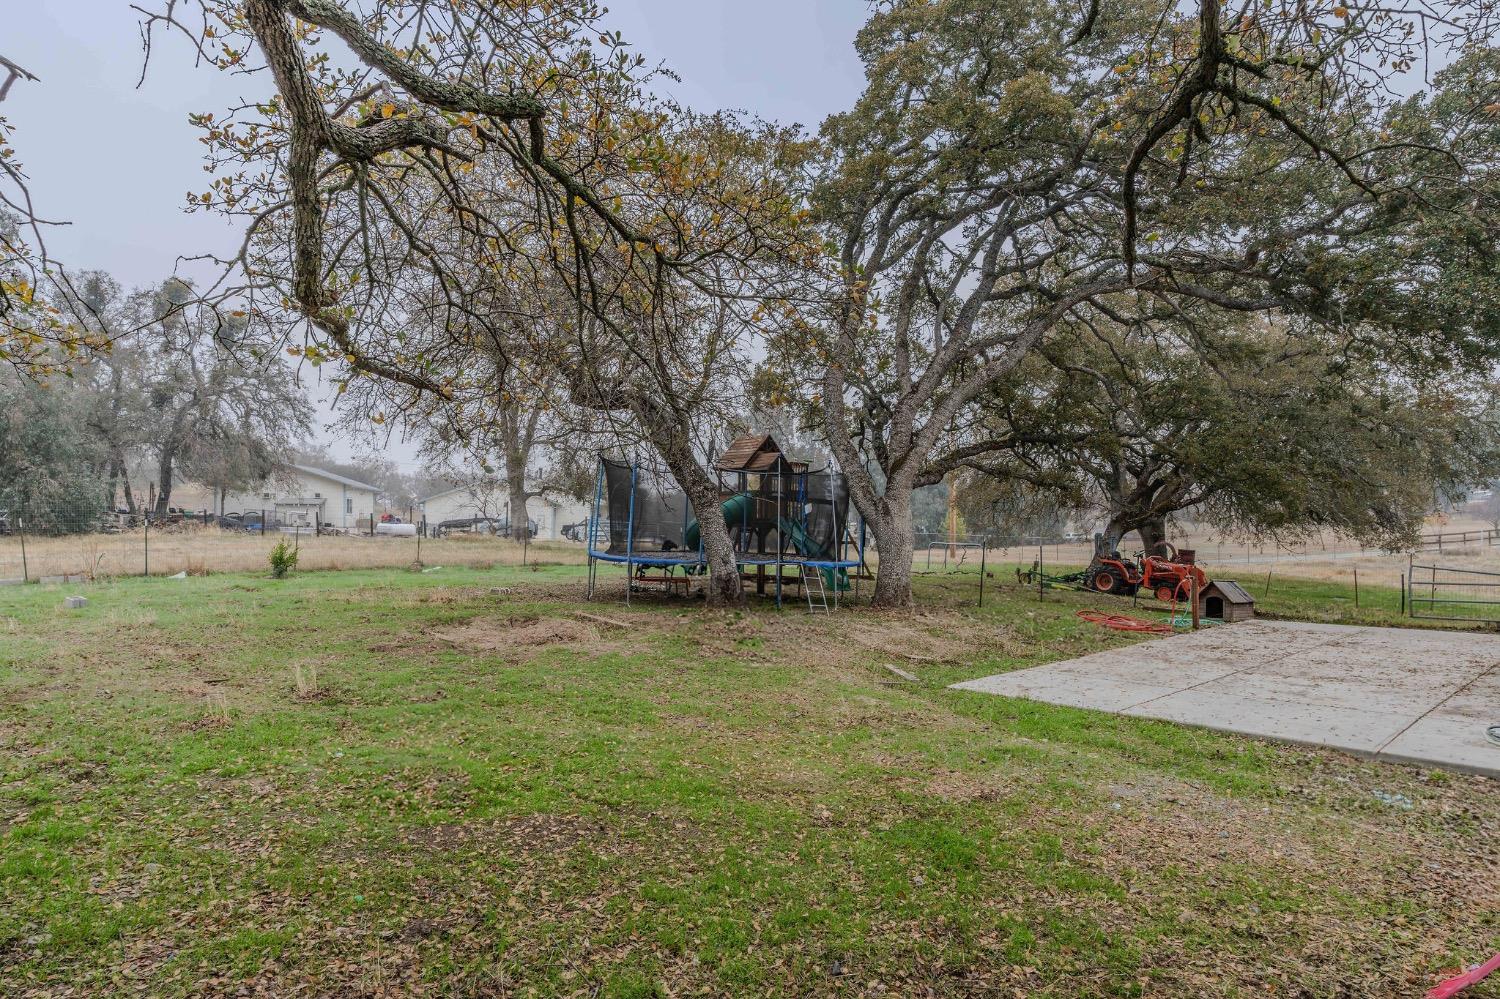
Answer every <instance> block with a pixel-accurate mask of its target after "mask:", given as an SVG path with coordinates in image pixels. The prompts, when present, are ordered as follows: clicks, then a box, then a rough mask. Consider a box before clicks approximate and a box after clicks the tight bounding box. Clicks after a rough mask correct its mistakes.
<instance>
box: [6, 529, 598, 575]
mask: <svg viewBox="0 0 1500 999" xmlns="http://www.w3.org/2000/svg"><path fill="white" fill-rule="evenodd" d="M282 539H285V540H286V541H287V543H289V544H295V545H296V546H297V550H298V560H297V566H298V568H299V569H379V568H399V567H403V566H408V565H411V564H412V563H413V562H417V561H420V562H422V563H423V564H424V565H428V566H433V565H450V566H458V565H462V566H473V567H480V568H482V567H487V566H492V565H519V564H520V563H521V562H522V561H526V562H530V563H537V562H544V563H562V564H573V563H582V562H583V561H585V553H584V547H583V545H581V544H576V543H574V542H568V541H543V542H536V543H533V544H531V545H527V546H525V548H524V550H523V546H521V545H520V544H517V543H515V542H513V541H509V540H503V539H496V538H493V537H484V536H474V537H457V538H443V539H441V540H434V539H431V538H421V539H417V538H392V537H374V538H371V537H366V536H361V535H344V534H336V535H321V536H316V537H314V536H309V535H307V534H302V535H292V534H279V533H275V532H272V533H268V534H265V535H259V534H246V533H241V532H235V531H223V530H219V529H218V528H213V527H197V526H189V527H181V528H173V529H167V530H152V531H151V536H150V538H149V551H148V539H147V537H146V534H145V532H144V531H130V532H127V533H123V534H83V535H70V536H66V537H59V538H38V537H28V538H26V540H25V545H26V551H25V559H24V562H25V565H24V568H25V572H26V574H27V575H28V576H29V577H30V578H31V579H36V578H38V577H39V576H60V575H67V574H81V575H85V576H90V577H98V578H118V577H122V576H141V575H146V574H147V570H148V569H149V574H150V575H152V576H171V575H175V574H176V573H179V572H186V573H187V574H188V575H190V576H199V575H205V574H207V573H218V572H255V571H257V570H261V569H265V568H266V556H267V554H268V553H269V552H270V550H271V549H272V548H273V547H274V546H275V545H276V543H277V542H278V541H280V540H282ZM418 540H420V541H421V544H420V546H419V545H418ZM148 561H149V564H148ZM22 562H23V560H22V552H21V539H20V538H19V537H17V536H14V535H12V536H9V537H4V538H0V579H18V578H20V576H21V574H22V569H23V565H22Z"/></svg>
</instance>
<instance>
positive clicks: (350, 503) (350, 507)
mask: <svg viewBox="0 0 1500 999" xmlns="http://www.w3.org/2000/svg"><path fill="white" fill-rule="evenodd" d="M344 512H345V513H353V512H354V500H353V499H351V498H350V497H348V496H345V497H344Z"/></svg>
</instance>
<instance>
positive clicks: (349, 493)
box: [214, 469, 375, 530]
mask: <svg viewBox="0 0 1500 999" xmlns="http://www.w3.org/2000/svg"><path fill="white" fill-rule="evenodd" d="M252 510H255V511H259V510H264V511H266V513H267V515H268V516H273V517H277V518H278V519H280V520H282V521H283V522H285V523H287V524H296V523H299V522H300V523H301V524H302V525H303V526H305V527H312V526H313V520H314V518H315V517H316V519H317V520H318V522H319V523H323V524H332V525H333V526H334V527H337V528H340V529H347V530H352V529H354V528H355V527H356V526H357V524H358V521H359V518H361V517H364V518H366V520H367V521H368V519H369V518H370V517H372V516H374V514H375V493H374V491H373V490H369V489H360V488H357V487H355V486H351V485H347V484H345V483H343V482H340V481H338V480H337V479H331V478H325V477H324V476H321V475H317V474H315V473H312V472H304V471H302V470H300V469H294V470H293V471H291V472H290V473H289V474H288V475H287V476H277V477H275V478H272V479H269V480H267V481H266V482H264V483H263V484H262V485H261V487H260V488H259V489H255V490H250V491H246V492H240V493H230V494H229V495H228V496H226V497H225V498H224V502H223V504H222V505H220V504H219V503H218V500H217V497H216V498H215V509H214V512H215V513H221V514H222V513H248V512H250V511H252ZM273 511H275V512H273Z"/></svg>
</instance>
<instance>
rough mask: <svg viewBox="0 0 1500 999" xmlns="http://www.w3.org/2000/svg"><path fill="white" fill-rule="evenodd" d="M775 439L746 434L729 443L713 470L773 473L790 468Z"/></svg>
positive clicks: (767, 435)
mask: <svg viewBox="0 0 1500 999" xmlns="http://www.w3.org/2000/svg"><path fill="white" fill-rule="evenodd" d="M790 464H791V463H790V462H788V461H787V460H786V456H785V455H783V454H782V453H781V447H780V445H778V444H777V443H776V438H774V437H772V436H771V435H770V434H747V435H745V436H744V437H737V438H735V439H734V440H732V441H730V442H729V446H728V447H727V448H725V449H724V453H723V454H721V455H719V460H718V461H715V462H714V468H716V469H718V470H719V471H721V472H751V473H763V472H775V471H777V470H778V469H781V468H783V467H790Z"/></svg>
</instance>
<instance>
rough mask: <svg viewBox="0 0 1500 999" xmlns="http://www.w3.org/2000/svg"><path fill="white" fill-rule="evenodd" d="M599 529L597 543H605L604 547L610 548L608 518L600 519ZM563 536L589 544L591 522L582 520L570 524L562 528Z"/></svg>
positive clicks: (595, 537) (596, 537) (595, 538)
mask: <svg viewBox="0 0 1500 999" xmlns="http://www.w3.org/2000/svg"><path fill="white" fill-rule="evenodd" d="M598 531H599V532H598V534H596V535H595V536H594V542H595V544H599V545H603V546H604V547H606V548H608V547H609V521H607V520H601V521H599V529H598ZM562 536H563V537H564V538H567V539H568V540H569V541H577V542H578V543H579V544H588V540H589V522H588V521H587V520H580V521H579V522H578V523H576V524H568V525H567V526H566V527H564V528H563V529H562Z"/></svg>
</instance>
